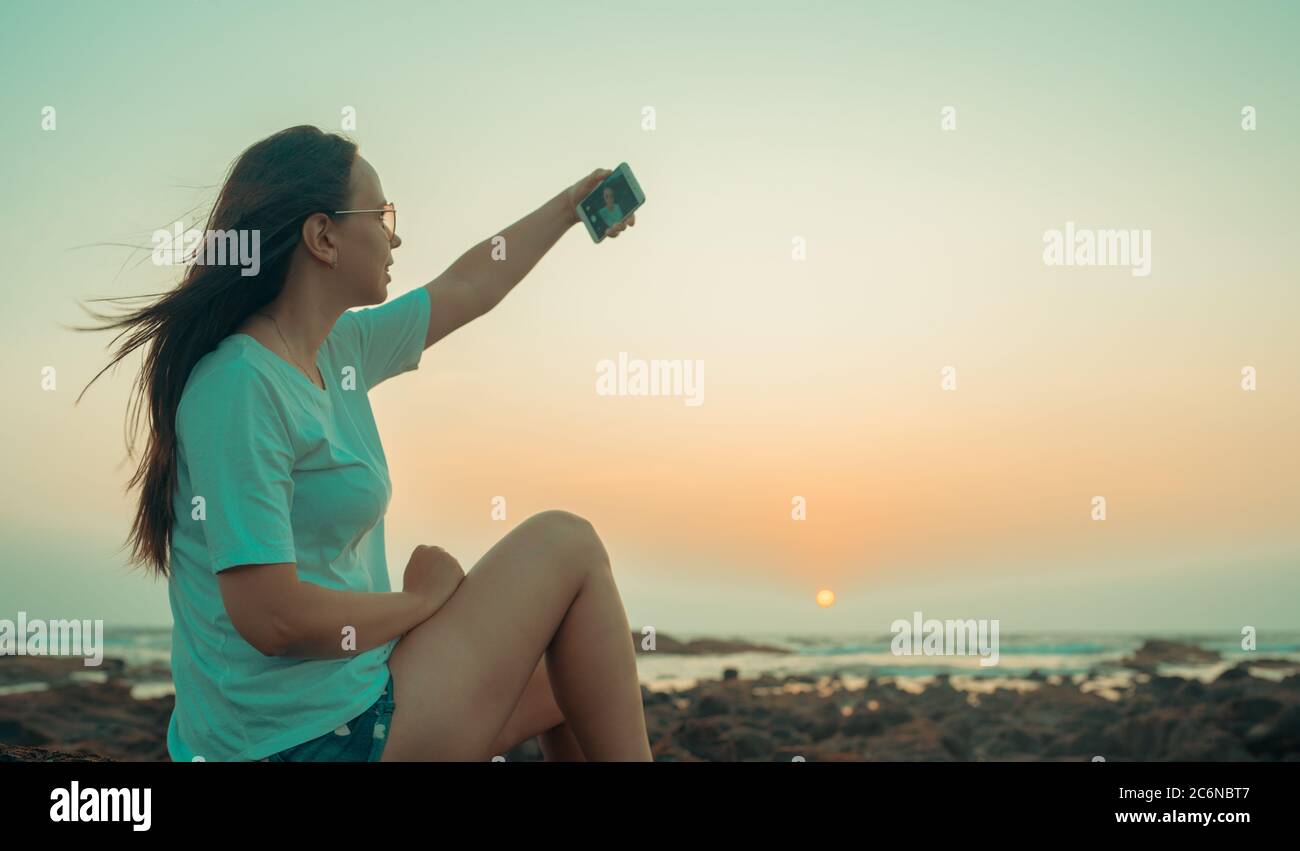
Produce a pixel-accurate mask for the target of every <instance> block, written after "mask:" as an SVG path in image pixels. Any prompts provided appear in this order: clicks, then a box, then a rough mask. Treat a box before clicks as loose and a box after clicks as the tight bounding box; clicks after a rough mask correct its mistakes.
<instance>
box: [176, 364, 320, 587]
mask: <svg viewBox="0 0 1300 851" xmlns="http://www.w3.org/2000/svg"><path fill="white" fill-rule="evenodd" d="M176 434H177V441H178V445H179V446H180V449H181V451H182V453H183V454H184V458H185V463H186V467H187V469H188V470H189V482H190V490H191V493H190V494H187V495H186V502H188V503H189V504H191V505H194V504H195V503H194V497H202V498H203V503H202V504H203V512H204V513H203V519H202V520H197V521H194V522H199V523H202V524H203V534H204V537H205V538H206V540H207V544H208V554H209V556H210V557H211V565H210V566H211V568H212V572H213V573H217V572H220V571H222V570H224V569H226V568H228V567H233V566H235V565H240V564H275V563H280V562H296V561H297V554H296V551H295V549H294V541H293V525H292V523H291V512H292V506H293V475H292V473H293V464H294V458H295V453H294V451H293V442H292V440H291V438H290V436H289V432H288V429H287V427H286V425H285V421H284V418H283V416H282V411H281V409H280V406H279V404H278V403H277V401H276V400H275V398H274V396H273V391H272V390H271V388H270V386H269V385H268V383H267V380H266V378H265V377H264V376H262V375H261V374H260V373H258V372H257V370H256V369H254V368H252V367H250V366H248V365H247V363H245V362H242V361H233V362H231V363H228V364H225V365H224V366H222V367H221V368H219V369H218V370H216V371H214V372H211V373H208V374H207V375H204V376H202V377H201V378H200V379H199V380H198V382H197V383H196V384H195V385H193V386H192V387H188V388H187V389H186V392H185V394H184V397H183V398H182V400H181V405H180V407H179V409H178V410H177V414H176Z"/></svg>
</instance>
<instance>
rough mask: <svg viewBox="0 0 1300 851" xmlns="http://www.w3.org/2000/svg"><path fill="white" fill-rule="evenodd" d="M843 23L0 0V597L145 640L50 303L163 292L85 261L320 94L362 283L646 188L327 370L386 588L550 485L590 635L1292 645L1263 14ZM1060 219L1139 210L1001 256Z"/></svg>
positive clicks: (180, 213)
mask: <svg viewBox="0 0 1300 851" xmlns="http://www.w3.org/2000/svg"><path fill="white" fill-rule="evenodd" d="M863 5H864V4H861V3H856V2H845V3H825V4H818V5H817V6H816V8H815V9H802V8H798V7H796V6H792V5H790V4H776V3H744V4H740V3H735V4H730V3H728V4H723V3H719V4H709V5H707V6H703V7H702V6H700V5H698V4H693V3H683V2H656V3H653V4H644V5H642V4H603V3H602V4H594V3H593V4H579V3H572V4H570V3H566V4H562V5H561V6H557V5H556V4H545V5H539V4H524V3H517V4H502V5H500V6H494V7H492V10H491V12H490V13H489V12H487V11H484V10H482V9H477V10H475V11H472V12H471V11H470V10H469V9H468V8H466V7H462V6H453V5H451V4H439V5H437V6H435V7H432V8H431V7H430V4H427V3H416V2H403V0H395V2H390V3H384V4H379V5H377V6H373V7H360V6H357V5H356V4H347V3H328V2H327V3H312V4H310V5H302V6H298V7H288V5H287V4H285V5H281V4H274V5H268V4H253V3H221V4H208V3H182V4H171V5H168V6H167V7H166V11H165V13H164V14H159V13H157V12H156V11H154V10H152V9H151V8H150V7H148V6H146V5H145V4H134V3H128V4H121V5H115V6H112V7H110V6H108V5H107V4H104V5H101V4H74V7H75V9H76V13H75V14H66V15H58V16H55V15H52V14H49V13H48V12H42V11H41V10H42V9H43V6H42V5H41V4H38V3H34V2H18V3H4V4H3V5H0V70H3V76H4V79H5V83H4V85H3V87H2V88H0V139H3V153H4V155H3V157H0V185H3V186H5V187H6V189H7V191H6V199H7V203H6V204H5V205H4V207H3V208H2V209H0V250H2V251H3V256H4V258H5V262H6V265H7V269H6V274H5V281H4V284H3V289H2V290H0V292H2V293H3V295H2V296H0V297H2V298H3V310H0V354H2V355H3V362H4V364H5V365H6V368H5V370H4V376H5V382H6V384H5V396H6V398H7V400H8V402H9V404H8V405H6V406H5V408H6V410H7V416H4V417H3V418H0V442H2V445H4V446H6V447H8V448H9V451H8V452H7V453H6V458H5V464H4V471H5V476H6V478H7V480H8V481H7V482H6V484H5V487H4V490H3V494H4V497H3V498H4V500H5V507H4V511H3V519H2V520H0V524H2V525H0V546H2V549H0V552H2V553H3V556H4V560H5V564H4V568H3V573H2V574H0V617H10V618H12V617H14V615H15V613H16V612H17V611H18V610H19V609H23V610H26V611H27V612H28V613H29V615H30V616H32V617H37V616H44V617H77V618H104V619H106V620H107V621H108V629H109V630H111V629H112V628H113V626H114V624H167V623H169V622H170V612H169V610H168V605H167V597H166V588H165V585H164V584H163V583H161V582H156V581H154V580H151V579H146V578H144V577H143V575H142V574H140V573H138V572H136V573H131V572H128V569H127V566H126V562H125V559H124V557H123V554H122V553H121V552H119V551H118V548H119V546H120V545H122V543H123V542H124V541H125V539H126V535H127V533H128V530H129V526H130V522H131V518H132V515H133V510H132V505H131V502H130V500H131V499H133V498H134V494H132V495H131V496H130V497H128V496H127V495H126V493H125V490H124V489H125V485H126V482H127V480H128V479H129V477H130V474H131V471H132V469H133V463H128V462H127V460H126V453H125V443H124V428H125V415H126V403H127V398H128V393H129V391H130V389H131V383H132V380H133V379H134V370H135V369H136V368H137V367H138V364H139V358H138V357H137V358H132V359H130V360H129V361H128V362H127V363H124V364H123V367H122V369H120V370H118V371H117V372H116V373H106V374H105V375H104V376H103V377H102V378H101V379H100V380H99V381H98V382H97V383H96V384H95V386H93V387H92V388H91V389H90V391H89V392H88V393H87V394H86V396H85V397H83V399H82V401H81V402H80V404H78V405H75V406H74V404H73V401H74V399H75V398H76V396H77V394H78V393H80V392H81V390H82V388H83V387H84V386H85V384H86V382H87V381H89V380H90V378H91V377H92V376H93V375H94V374H95V373H96V372H98V371H99V369H100V368H102V367H103V365H104V364H105V363H106V362H107V358H108V350H107V349H106V348H105V346H107V345H108V344H109V343H110V342H111V336H112V335H111V334H106V333H99V334H86V333H77V332H72V331H68V330H65V329H64V328H63V327H61V326H63V325H77V324H85V323H86V322H87V321H88V317H87V316H86V315H85V314H84V313H82V312H81V310H80V309H79V308H78V306H77V303H78V301H85V300H88V299H92V298H99V297H125V296H131V295H137V294H142V293H153V292H161V291H163V290H166V289H169V288H171V287H173V286H175V283H176V280H177V276H176V272H177V270H176V269H175V268H171V269H168V268H166V267H161V268H160V267H156V266H154V265H152V264H150V263H149V258H148V254H147V252H138V253H136V254H134V255H132V253H131V252H130V251H129V249H126V248H123V247H119V246H116V245H112V243H133V244H137V245H142V246H148V245H149V236H150V234H151V233H152V232H153V231H154V230H155V229H160V228H161V229H167V228H170V227H171V226H172V225H173V223H174V222H175V221H177V220H178V219H182V218H183V217H184V215H185V213H186V212H187V211H189V210H191V209H193V208H195V207H196V206H198V205H203V204H206V203H209V202H210V201H211V198H212V194H213V192H214V191H215V185H216V184H217V183H218V181H220V179H221V178H222V176H223V175H224V173H225V171H226V169H227V167H228V166H229V164H230V162H231V161H232V160H233V159H234V158H235V157H237V156H238V155H239V153H240V152H241V151H242V150H243V149H244V148H246V147H247V146H249V145H250V144H252V143H253V142H256V141H257V140H259V139H261V138H263V137H265V136H267V135H269V134H271V133H273V132H275V131H277V130H280V129H283V128H284V127H287V126H290V125H294V124H302V123H310V124H316V125H317V126H320V127H322V128H323V129H326V130H339V129H340V124H339V122H340V116H341V110H342V109H343V108H344V107H347V106H351V107H354V108H355V110H356V115H357V127H356V130H355V131H349V135H350V136H351V137H352V138H354V139H356V140H357V141H358V142H359V144H360V147H361V152H362V154H363V155H364V156H365V157H366V158H367V159H368V160H369V161H370V162H371V163H372V164H373V165H374V166H375V167H376V168H377V169H378V171H379V173H380V176H381V178H382V180H383V183H384V188H385V190H386V192H387V194H388V196H389V197H390V198H391V199H392V200H393V201H395V202H396V204H397V207H398V212H399V215H398V232H399V234H400V235H401V236H402V239H403V244H402V246H401V247H400V248H399V249H397V250H396V251H395V257H396V264H395V265H394V266H393V269H392V273H393V282H392V284H391V286H390V297H391V296H396V295H400V294H401V293H404V292H406V291H408V290H410V289H412V288H413V287H416V286H419V285H422V284H424V283H426V282H427V281H429V280H430V279H432V278H434V277H436V276H437V275H438V274H439V273H441V272H442V271H443V270H444V269H445V268H446V267H447V266H448V265H449V264H450V263H451V262H452V261H454V260H455V259H456V258H457V257H458V256H459V255H460V253H461V252H463V251H464V250H465V249H467V248H469V247H470V246H471V245H473V244H474V243H476V242H477V241H479V240H481V239H484V238H486V237H488V236H491V235H492V234H494V233H496V232H498V231H499V230H501V229H503V228H504V227H505V226H507V225H509V224H511V223H512V222H514V221H515V220H516V219H518V218H519V217H521V216H523V215H524V214H526V213H528V212H530V211H532V210H533V209H534V208H536V207H537V206H539V205H540V204H542V203H543V202H545V201H546V200H547V199H549V198H550V197H552V196H553V195H554V194H556V193H557V192H559V191H560V190H561V189H563V188H564V187H565V186H567V185H568V184H570V183H572V182H573V181H575V180H577V179H578V178H580V177H582V176H583V175H585V174H587V173H588V172H590V171H591V170H592V169H594V168H597V167H605V168H613V167H614V166H616V165H617V164H618V163H620V162H623V161H626V162H628V163H629V164H630V165H631V167H632V168H633V169H634V171H635V172H636V174H637V176H638V178H639V179H640V182H641V185H642V187H643V188H644V190H645V192H646V195H647V199H648V200H647V202H646V205H645V206H644V208H643V209H642V210H641V211H640V212H639V213H638V215H637V225H636V227H635V228H633V229H631V230H630V231H629V232H627V233H626V234H625V235H624V236H620V237H619V238H618V239H617V240H614V241H606V242H603V243H601V244H599V245H596V244H593V243H592V242H591V240H590V238H589V237H588V236H587V235H586V233H585V232H584V230H583V228H582V226H580V225H579V226H575V227H574V228H573V229H572V230H571V231H570V232H569V233H568V234H567V235H566V236H565V237H564V238H563V239H562V240H561V242H560V243H559V244H558V245H557V246H556V248H555V249H554V250H553V251H552V252H551V253H550V254H548V255H547V256H546V257H545V258H544V259H543V260H542V261H541V263H540V264H539V265H538V267H537V268H536V269H535V270H534V271H533V273H532V274H531V275H530V276H529V277H528V278H526V279H525V280H524V281H523V282H522V283H521V284H520V285H519V287H518V288H517V289H516V290H515V291H514V292H513V293H511V294H510V295H509V296H508V297H507V298H506V300H505V301H504V302H503V303H502V304H501V305H500V306H499V307H498V308H497V309H496V310H494V311H493V312H491V313H489V314H488V315H487V316H485V317H483V318H481V319H479V320H476V321H475V322H473V323H471V324H470V325H468V326H466V327H465V328H463V329H461V330H459V331H457V332H455V333H454V334H453V335H451V336H450V337H448V338H447V339H445V340H443V341H441V342H439V343H438V344H436V345H435V346H434V347H433V348H431V349H429V350H427V351H426V352H425V353H424V357H423V361H422V363H421V367H420V369H419V370H418V371H416V372H413V373H408V374H406V375H403V376H401V377H399V378H397V379H395V380H393V381H392V382H390V383H388V384H386V385H384V386H383V387H381V388H379V389H378V390H376V392H375V393H374V394H372V402H373V405H374V408H375V413H376V417H377V419H378V422H379V426H380V433H381V435H382V437H383V440H384V445H385V449H386V452H387V456H388V460H389V466H390V471H391V475H392V479H393V484H394V495H393V501H392V505H391V508H390V510H389V514H388V518H387V535H388V541H387V543H388V561H389V571H390V574H391V575H392V577H393V582H394V586H395V587H397V586H399V585H400V578H401V573H402V569H403V567H404V566H405V564H406V560H407V558H408V557H409V554H410V552H411V550H412V549H413V548H414V547H415V545H417V544H439V545H441V546H443V547H445V548H446V549H447V550H448V551H450V552H451V553H452V554H454V555H456V556H457V557H458V558H459V559H460V561H461V563H462V564H463V565H464V566H465V567H466V569H469V568H470V567H471V566H472V565H473V563H474V561H475V560H476V559H477V558H479V557H480V556H481V555H482V554H483V552H485V551H486V550H487V549H488V548H489V547H490V546H491V545H492V544H493V543H494V542H495V541H496V540H497V539H499V538H500V537H501V536H502V535H503V534H505V533H506V532H507V531H508V530H509V529H510V528H511V527H512V526H513V525H514V524H515V523H518V522H520V521H522V520H523V519H525V518H526V517H528V516H529V515H530V514H533V513H535V512H537V511H541V510H544V509H548V508H563V509H567V510H570V511H573V512H575V513H578V514H581V515H583V516H585V517H587V518H588V519H590V520H591V521H592V522H593V523H594V524H595V526H596V528H597V530H598V531H599V532H600V533H601V535H602V537H603V539H604V540H605V543H606V547H607V549H608V550H609V552H610V554H611V557H612V559H613V563H614V567H615V571H616V576H617V578H618V582H619V586H620V589H621V590H622V592H623V596H624V601H625V603H626V604H627V608H628V614H629V619H630V620H631V622H632V624H633V626H634V627H639V626H641V625H646V624H650V625H655V626H657V627H658V628H660V629H662V630H665V631H670V632H671V631H674V630H676V631H685V632H697V633H707V632H718V633H726V632H748V633H782V632H789V633H798V632H821V631H836V632H863V633H880V634H884V633H887V631H888V628H889V624H890V622H891V621H892V620H894V619H895V618H899V617H904V618H906V617H909V616H910V614H911V612H913V611H914V610H921V611H923V612H925V614H926V616H927V617H929V616H934V617H972V618H999V619H1000V620H1001V623H1002V631H1003V633H1004V634H1010V633H1013V632H1018V631H1035V630H1049V629H1054V630H1105V631H1121V632H1156V631H1165V632H1168V631H1188V632H1212V631H1219V632H1225V631H1226V632H1236V631H1237V630H1239V629H1240V628H1241V626H1243V625H1254V626H1256V627H1257V628H1260V629H1284V628H1292V629H1294V628H1300V607H1297V606H1296V600H1297V599H1300V488H1298V487H1297V482H1300V333H1297V328H1298V327H1300V326H1298V324H1297V316H1298V315H1300V287H1297V283H1298V281H1297V272H1296V270H1297V268H1298V267H1297V260H1298V259H1300V258H1297V253H1298V246H1300V239H1297V238H1296V234H1295V228H1296V224H1297V220H1298V219H1297V211H1298V210H1300V159H1298V158H1297V156H1296V150H1297V145H1296V140H1297V138H1300V114H1298V113H1297V101H1296V96H1295V93H1296V91H1297V88H1298V86H1297V84H1298V83H1300V70H1297V64H1296V62H1295V56H1294V45H1295V43H1296V39H1297V35H1300V13H1298V12H1297V11H1296V8H1295V7H1294V6H1292V7H1286V6H1283V5H1280V4H1270V3H1248V4H1242V5H1231V6H1230V5H1227V4H1208V3H1206V4H1177V5H1176V6H1175V5H1174V4H1169V5H1168V6H1166V7H1165V8H1166V9H1167V10H1169V9H1176V10H1177V11H1176V12H1175V11H1161V10H1160V9H1159V8H1158V7H1157V6H1156V4H1141V5H1136V6H1135V5H1133V4H1127V3H1089V4H1079V5H1075V6H1066V5H1064V4H1044V5H1039V4H1028V3H1024V4H1014V5H1013V4H998V3H991V4H968V3H958V2H954V3H931V4H921V6H919V7H918V6H915V5H913V4H882V5H881V8H878V9H874V10H872V9H864V8H863ZM253 9H257V10H258V15H259V17H258V20H259V25H258V26H257V27H256V28H252V27H249V26H247V25H246V23H244V22H245V21H246V20H251V19H252V17H251V10H253ZM683 21H690V26H683V24H682V22H683ZM1246 105H1250V106H1253V107H1254V108H1255V110H1256V115H1257V122H1258V124H1257V129H1256V130H1254V131H1245V130H1243V129H1242V126H1241V122H1242V117H1241V110H1242V108H1243V107H1244V106H1246ZM46 106H53V107H55V109H56V111H57V112H56V115H57V128H56V129H54V130H43V129H42V127H41V120H42V109H43V108H44V107H46ZM946 106H952V107H953V108H954V109H955V115H956V129H955V130H950V131H945V130H943V129H941V126H940V119H941V110H943V109H944V107H946ZM646 107H652V108H653V109H654V114H655V127H654V129H653V130H649V129H644V128H643V114H644V112H643V111H644V109H645V108H646ZM201 209H202V210H203V211H204V212H206V207H202V208H201ZM183 220H184V221H186V222H187V223H193V217H192V216H191V217H189V218H184V219H183ZM1067 222H1073V223H1074V224H1075V226H1076V227H1081V228H1095V229H1106V228H1124V229H1130V228H1131V229H1139V230H1142V229H1149V230H1150V231H1151V233H1152V271H1151V274H1150V275H1149V276H1147V277H1135V276H1132V275H1131V274H1130V273H1129V270H1128V269H1127V268H1113V267H1112V268H1100V267H1094V268H1087V267H1073V268H1059V267H1048V266H1045V265H1044V263H1043V258H1042V250H1043V234H1044V231H1046V230H1050V229H1063V228H1064V227H1065V226H1066V223H1067ZM200 226H201V225H200ZM795 237H802V238H803V239H805V240H806V245H807V255H806V259H805V260H796V259H793V258H792V240H794V238H795ZM98 306H99V307H101V308H102V307H105V305H98ZM620 352H627V353H628V356H629V357H631V358H644V359H652V358H658V359H683V360H690V361H696V360H699V361H703V362H704V365H705V369H704V403H703V404H702V405H700V406H690V405H686V404H684V400H683V399H682V398H681V397H675V398H674V397H658V398H652V397H651V398H644V397H628V396H601V395H597V393H596V390H595V386H596V377H597V363H598V362H600V361H601V360H603V359H606V358H609V359H617V358H618V356H619V353H620ZM47 366H53V367H55V368H56V370H57V379H58V389H57V390H56V391H53V392H50V391H44V390H42V389H41V383H40V381H41V370H42V369H43V368H45V367H47ZM128 366H129V367H130V368H129V369H128ZM949 366H951V367H954V368H955V370H956V376H957V386H956V389H955V390H951V391H945V390H943V389H942V388H941V385H940V379H941V370H942V369H944V368H945V367H949ZM1247 366H1251V367H1254V368H1255V370H1256V373H1257V376H1258V389H1257V390H1255V391H1244V390H1243V389H1242V387H1241V380H1242V379H1241V372H1242V369H1243V368H1244V367H1247ZM495 496H504V497H505V498H506V500H507V506H508V512H509V519H508V520H507V521H505V522H502V521H497V520H493V519H492V518H491V515H490V511H491V505H492V503H491V501H492V499H493V497H495ZM795 496H802V497H804V498H806V500H807V520H804V521H795V520H792V519H791V500H792V499H793V498H794V497H795ZM1095 496H1104V497H1105V498H1106V501H1107V519H1105V520H1104V521H1095V520H1093V519H1092V518H1091V511H1092V500H1093V498H1094V497H1095ZM822 588H830V589H833V590H834V592H835V594H836V596H837V601H836V603H835V605H834V606H832V607H830V608H829V609H822V608H819V607H818V606H817V605H816V602H815V595H816V593H817V591H818V590H819V589H822Z"/></svg>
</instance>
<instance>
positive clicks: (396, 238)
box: [392, 234, 402, 248]
mask: <svg viewBox="0 0 1300 851" xmlns="http://www.w3.org/2000/svg"><path fill="white" fill-rule="evenodd" d="M401 244H402V238H401V237H400V236H398V235H397V234H393V242H392V245H393V248H397V247H398V246H400V245H401Z"/></svg>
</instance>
